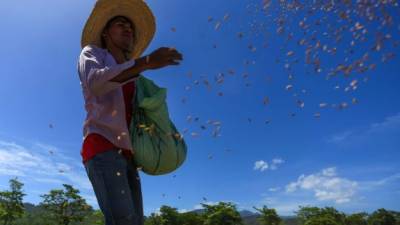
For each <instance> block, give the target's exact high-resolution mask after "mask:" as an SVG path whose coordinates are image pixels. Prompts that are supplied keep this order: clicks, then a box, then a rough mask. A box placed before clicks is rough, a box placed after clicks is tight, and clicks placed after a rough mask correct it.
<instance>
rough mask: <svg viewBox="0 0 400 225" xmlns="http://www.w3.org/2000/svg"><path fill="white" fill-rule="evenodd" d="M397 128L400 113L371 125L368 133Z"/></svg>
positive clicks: (399, 121)
mask: <svg viewBox="0 0 400 225" xmlns="http://www.w3.org/2000/svg"><path fill="white" fill-rule="evenodd" d="M398 127H400V113H397V114H396V115H394V116H388V117H386V118H385V120H384V121H383V122H380V123H373V124H371V126H370V128H369V130H368V132H369V133H373V132H381V131H386V130H389V129H393V128H398Z"/></svg>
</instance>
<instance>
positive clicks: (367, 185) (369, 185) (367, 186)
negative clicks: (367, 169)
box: [360, 173, 400, 190]
mask: <svg viewBox="0 0 400 225" xmlns="http://www.w3.org/2000/svg"><path fill="white" fill-rule="evenodd" d="M398 180H400V173H396V174H393V175H390V176H388V177H385V178H382V179H380V180H373V181H364V182H360V184H361V185H360V188H361V189H364V190H372V189H376V188H379V187H382V186H385V185H389V184H390V183H392V182H396V181H398Z"/></svg>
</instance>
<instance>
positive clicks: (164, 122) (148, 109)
mask: <svg viewBox="0 0 400 225" xmlns="http://www.w3.org/2000/svg"><path fill="white" fill-rule="evenodd" d="M166 96H167V89H166V88H160V87H158V86H157V85H156V84H154V82H153V81H152V80H149V79H147V78H145V77H144V76H142V75H141V76H140V77H139V78H138V79H137V80H136V95H135V101H134V103H133V104H134V106H133V112H132V114H133V115H132V121H131V124H130V133H131V141H132V145H133V149H134V151H135V154H134V161H135V163H136V166H137V167H141V168H142V171H143V172H145V173H146V174H149V175H162V174H167V173H171V172H173V171H174V170H176V169H177V168H179V167H180V166H181V165H182V163H183V162H184V161H185V159H186V153H187V147H186V143H185V141H184V140H183V138H182V136H181V135H180V134H179V133H178V131H177V129H176V127H175V125H174V124H173V123H172V121H171V120H170V118H169V113H168V108H167V103H166Z"/></svg>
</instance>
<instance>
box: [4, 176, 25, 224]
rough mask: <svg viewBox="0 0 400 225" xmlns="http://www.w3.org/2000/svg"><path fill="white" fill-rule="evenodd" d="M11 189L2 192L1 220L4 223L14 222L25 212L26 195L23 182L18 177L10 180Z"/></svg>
mask: <svg viewBox="0 0 400 225" xmlns="http://www.w3.org/2000/svg"><path fill="white" fill-rule="evenodd" d="M9 183H10V189H11V191H1V192H0V221H2V222H3V225H8V224H11V223H13V221H15V220H17V219H18V218H21V217H22V216H23V214H24V204H23V202H22V200H23V197H24V196H25V195H26V194H24V193H23V192H22V186H23V185H24V184H23V183H21V182H19V181H18V179H17V178H14V179H11V180H10V181H9Z"/></svg>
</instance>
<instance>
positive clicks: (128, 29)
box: [101, 16, 135, 52]
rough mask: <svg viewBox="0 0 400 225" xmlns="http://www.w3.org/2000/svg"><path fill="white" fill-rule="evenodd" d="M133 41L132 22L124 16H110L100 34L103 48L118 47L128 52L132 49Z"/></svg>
mask: <svg viewBox="0 0 400 225" xmlns="http://www.w3.org/2000/svg"><path fill="white" fill-rule="evenodd" d="M134 41H135V27H134V24H133V23H132V21H130V20H129V19H128V18H126V17H124V16H116V17H113V18H111V19H110V20H109V21H108V22H107V24H106V26H105V27H104V29H103V32H102V34H101V43H102V47H103V48H119V49H121V50H122V51H124V52H130V51H132V49H133V44H134Z"/></svg>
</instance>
